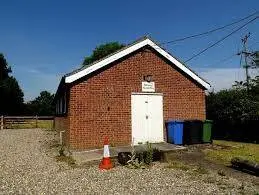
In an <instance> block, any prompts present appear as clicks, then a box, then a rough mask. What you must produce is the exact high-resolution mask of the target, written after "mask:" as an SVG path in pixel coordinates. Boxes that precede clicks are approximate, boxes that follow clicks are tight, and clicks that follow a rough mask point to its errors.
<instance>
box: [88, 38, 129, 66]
mask: <svg viewBox="0 0 259 195" xmlns="http://www.w3.org/2000/svg"><path fill="white" fill-rule="evenodd" d="M122 47H124V45H123V44H121V43H119V42H110V43H106V44H102V45H99V46H98V47H96V48H95V49H94V50H93V53H92V55H90V56H87V57H85V59H84V62H83V66H86V65H88V64H91V63H93V62H94V61H96V60H100V59H101V58H104V57H106V56H108V55H109V54H111V53H113V52H115V51H118V50H119V49H121V48H122Z"/></svg>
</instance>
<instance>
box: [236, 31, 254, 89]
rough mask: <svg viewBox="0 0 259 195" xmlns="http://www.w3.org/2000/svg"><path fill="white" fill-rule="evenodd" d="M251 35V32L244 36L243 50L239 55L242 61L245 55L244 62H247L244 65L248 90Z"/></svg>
mask: <svg viewBox="0 0 259 195" xmlns="http://www.w3.org/2000/svg"><path fill="white" fill-rule="evenodd" d="M249 37H250V33H248V34H247V35H245V37H244V38H242V39H241V40H242V43H243V51H241V52H239V53H238V55H241V61H240V62H241V63H242V56H244V62H245V64H244V65H243V68H245V74H246V88H247V91H248V90H249V79H250V77H249V71H248V69H249V68H250V66H251V65H250V64H248V56H250V55H252V53H251V52H248V51H247V41H248V38H249Z"/></svg>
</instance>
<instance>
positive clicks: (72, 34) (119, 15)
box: [0, 0, 259, 101]
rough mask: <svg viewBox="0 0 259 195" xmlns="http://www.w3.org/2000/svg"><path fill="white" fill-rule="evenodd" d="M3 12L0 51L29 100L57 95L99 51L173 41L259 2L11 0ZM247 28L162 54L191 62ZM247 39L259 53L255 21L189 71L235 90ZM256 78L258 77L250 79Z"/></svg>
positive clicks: (228, 19) (244, 11) (173, 47)
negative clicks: (148, 40)
mask: <svg viewBox="0 0 259 195" xmlns="http://www.w3.org/2000/svg"><path fill="white" fill-rule="evenodd" d="M0 6H1V12H0V24H1V29H0V52H1V53H3V54H4V55H5V57H6V59H7V61H8V63H9V65H10V66H11V68H12V70H13V73H12V75H13V76H14V77H16V79H17V80H18V82H19V84H20V86H21V88H22V90H23V92H24V99H25V101H29V100H32V99H33V98H35V97H37V96H38V95H39V93H40V91H42V90H47V91H50V92H51V93H55V91H56V89H57V86H58V84H59V81H60V79H61V77H62V75H64V74H66V73H68V72H71V71H72V70H74V69H76V68H78V67H80V66H81V64H82V61H83V59H84V57H85V56H88V55H90V54H91V52H92V50H93V49H94V48H95V47H96V46H98V45H100V44H103V43H107V42H110V41H118V42H121V43H124V44H129V43H131V42H133V41H134V40H136V39H138V38H140V37H142V36H144V35H149V36H151V37H152V38H153V39H154V40H155V41H157V42H167V41H171V40H174V39H177V38H181V37H185V36H189V35H193V34H196V33H201V32H205V31H208V30H211V29H213V28H217V27H220V26H223V25H226V24H229V23H231V22H234V21H236V20H239V19H241V18H243V17H245V16H248V15H250V14H252V13H254V12H256V11H258V10H259V4H258V0H246V1H241V0H228V1H226V0H217V1H208V0H196V1H190V0H181V1H176V0H168V1H163V0H160V1H150V0H149V1H147V0H142V1H137V0H131V1H121V0H120V1H119V0H116V1H115V0H109V1H85V0H77V1H75V0H74V1H68V0H55V1H53V0H44V1H43V0H37V1H35V0H23V1H20V0H16V1H14V0H8V1H1V4H0ZM248 20H249V19H248ZM248 20H247V21H248ZM244 23H245V21H244V22H243V23H239V24H237V25H234V26H231V27H229V28H227V29H224V30H223V31H218V32H214V33H211V34H209V35H208V36H203V37H200V38H196V39H189V40H185V41H182V42H178V43H176V44H165V45H163V47H164V48H165V49H166V50H167V51H169V52H170V53H171V54H173V55H174V56H176V57H177V58H179V59H181V60H182V61H185V60H186V59H188V58H190V57H191V56H192V55H193V54H195V53H197V52H198V51H200V50H202V49H204V48H206V47H207V46H208V45H210V44H213V43H214V42H216V41H217V40H219V39H221V38H222V37H224V36H225V35H227V34H229V33H230V32H232V31H233V30H234V29H236V28H238V26H241V25H242V24H244ZM248 32H250V33H251V35H250V37H249V40H248V47H249V49H251V50H253V51H255V50H258V49H259V39H258V37H259V20H258V19H257V20H256V21H254V22H253V23H251V24H249V25H247V26H246V27H244V28H243V29H242V30H240V31H238V32H237V33H235V34H233V35H232V36H230V37H229V38H227V39H226V40H225V41H223V42H221V43H220V44H217V45H216V46H215V47H213V48H211V49H209V50H208V51H207V52H205V53H204V54H202V55H200V56H198V57H196V58H194V59H193V60H191V61H189V62H188V63H187V64H188V66H189V67H190V68H191V69H192V70H194V71H196V72H197V73H198V74H199V75H200V76H201V77H203V78H204V79H206V80H207V81H208V82H209V83H211V85H212V88H213V89H214V90H216V91H217V90H220V89H224V88H230V87H231V85H232V84H233V82H234V81H235V80H242V79H243V78H244V70H242V69H241V67H240V62H239V61H240V56H237V55H235V54H236V53H237V52H238V51H240V50H241V49H242V44H241V38H242V37H243V36H244V35H246V34H247V33H248ZM226 59H227V60H226ZM257 73H258V71H257V70H253V72H252V73H251V74H252V75H255V74H257Z"/></svg>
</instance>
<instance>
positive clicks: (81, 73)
mask: <svg viewBox="0 0 259 195" xmlns="http://www.w3.org/2000/svg"><path fill="white" fill-rule="evenodd" d="M146 45H149V46H151V47H152V48H154V49H155V50H156V51H157V52H158V53H160V54H161V55H162V56H164V57H165V58H166V59H168V60H169V61H171V62H172V63H173V64H175V65H176V66H177V67H178V68H180V69H181V70H182V71H183V72H185V73H186V74H188V75H189V76H190V77H192V78H193V79H194V80H196V81H197V82H198V83H200V84H201V85H202V86H203V87H205V88H206V89H209V88H210V85H209V84H208V83H207V82H205V81H204V80H202V79H201V78H200V77H198V76H197V75H196V74H194V73H193V72H192V71H191V70H190V69H188V68H187V67H186V66H184V65H183V64H182V63H181V62H179V61H178V60H176V59H175V58H174V57H173V56H171V55H170V54H169V53H167V52H166V51H165V50H163V49H162V48H161V47H159V46H158V45H157V44H155V43H154V42H153V41H151V40H150V39H145V40H143V41H141V42H139V43H136V44H135V45H132V46H130V47H129V48H127V49H125V50H122V51H121V52H118V53H116V54H114V55H112V56H110V57H108V58H106V59H104V60H102V61H100V62H98V63H96V64H94V65H92V66H90V67H88V68H86V69H84V70H81V71H79V72H77V73H75V74H72V75H70V76H67V77H66V78H65V83H72V82H74V81H76V80H78V79H80V78H82V77H84V76H86V75H88V74H90V73H92V72H94V71H96V70H98V69H100V68H102V67H104V66H106V65H108V64H110V63H112V62H114V61H116V60H118V59H120V58H122V57H124V56H126V55H128V54H130V53H132V52H134V51H136V50H138V49H140V48H142V47H144V46H146Z"/></svg>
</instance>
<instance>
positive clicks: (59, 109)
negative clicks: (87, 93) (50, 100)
mask: <svg viewBox="0 0 259 195" xmlns="http://www.w3.org/2000/svg"><path fill="white" fill-rule="evenodd" d="M66 101H67V100H66V93H64V95H62V96H61V97H59V99H58V100H57V103H56V114H66V111H67V102H66Z"/></svg>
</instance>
